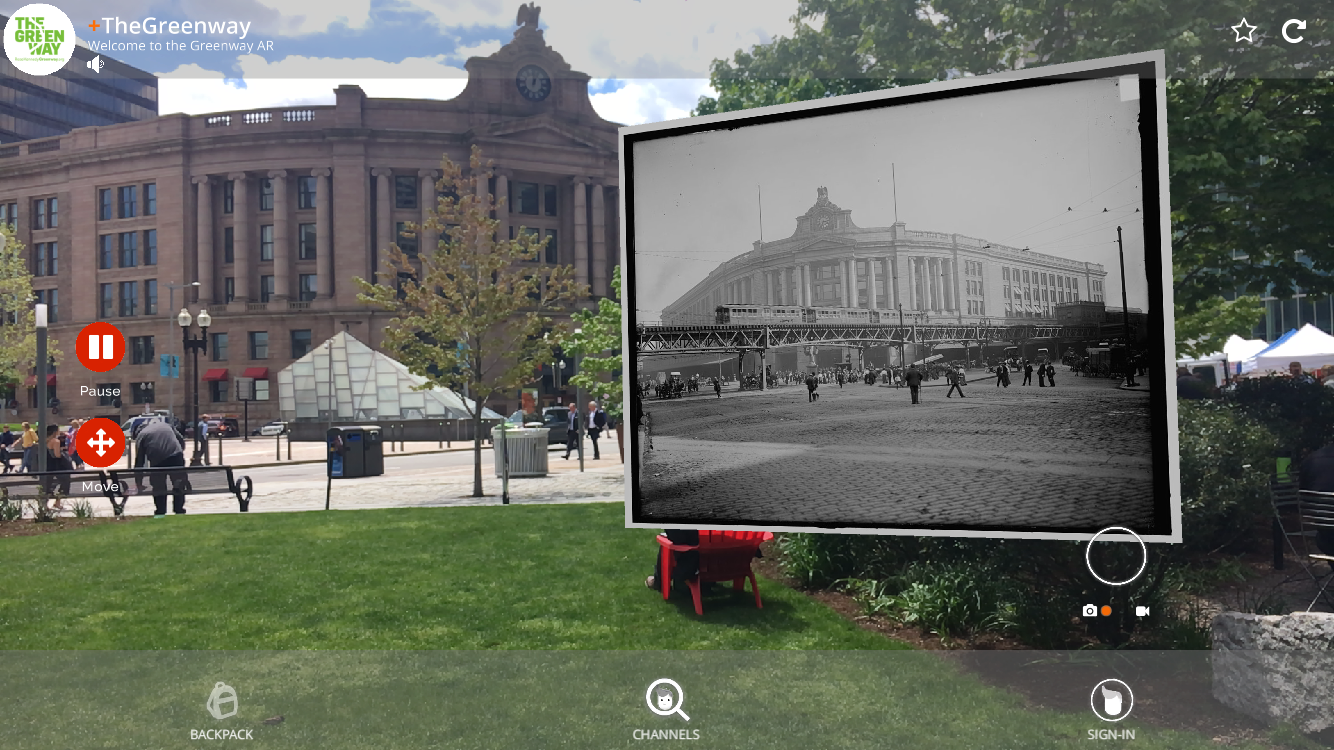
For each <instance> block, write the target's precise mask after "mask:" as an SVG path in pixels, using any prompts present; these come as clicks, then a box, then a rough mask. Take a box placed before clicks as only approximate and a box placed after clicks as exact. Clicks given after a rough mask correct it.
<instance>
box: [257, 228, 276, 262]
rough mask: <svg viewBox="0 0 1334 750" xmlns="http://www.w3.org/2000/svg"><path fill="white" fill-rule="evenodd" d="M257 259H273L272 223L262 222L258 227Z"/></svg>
mask: <svg viewBox="0 0 1334 750" xmlns="http://www.w3.org/2000/svg"><path fill="white" fill-rule="evenodd" d="M259 259H260V260H273V225H272V224H263V225H261V226H260V228H259Z"/></svg>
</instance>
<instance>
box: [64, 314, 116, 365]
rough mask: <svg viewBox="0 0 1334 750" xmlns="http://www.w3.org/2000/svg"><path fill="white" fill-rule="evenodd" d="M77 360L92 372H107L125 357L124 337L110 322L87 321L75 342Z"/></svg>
mask: <svg viewBox="0 0 1334 750" xmlns="http://www.w3.org/2000/svg"><path fill="white" fill-rule="evenodd" d="M75 351H76V352H77V353H78V355H79V361H80V362H82V363H83V366H84V367H87V368H88V369H89V370H92V371H93V372H108V371H110V370H111V369H112V368H113V367H115V366H116V365H118V364H120V361H121V359H123V358H124V357H125V337H124V336H122V335H120V329H119V328H116V327H115V326H113V325H111V324H110V323H89V324H88V325H86V326H84V328H83V330H82V331H79V340H78V342H76V343H75Z"/></svg>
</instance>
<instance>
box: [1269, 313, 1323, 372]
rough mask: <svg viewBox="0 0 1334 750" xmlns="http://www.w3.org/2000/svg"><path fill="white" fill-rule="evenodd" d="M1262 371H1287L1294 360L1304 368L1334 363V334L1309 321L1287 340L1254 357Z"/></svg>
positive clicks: (1315, 368) (1312, 368) (1314, 367)
mask: <svg viewBox="0 0 1334 750" xmlns="http://www.w3.org/2000/svg"><path fill="white" fill-rule="evenodd" d="M1254 361H1255V369H1256V370H1259V371H1260V372H1286V371H1287V369H1288V365H1289V364H1290V363H1292V362H1300V363H1301V364H1302V369H1303V370H1307V371H1310V370H1317V369H1319V368H1321V367H1325V366H1326V365H1334V336H1330V335H1329V334H1328V333H1325V332H1324V331H1322V330H1320V329H1319V328H1316V327H1315V326H1313V325H1311V324H1310V323H1307V324H1306V325H1304V326H1302V327H1301V329H1300V330H1298V331H1297V332H1296V333H1295V334H1293V335H1292V336H1291V337H1289V338H1288V340H1287V341H1284V342H1283V343H1281V344H1279V345H1278V346H1275V347H1272V348H1270V349H1268V350H1266V351H1264V352H1262V353H1261V354H1259V355H1257V356H1256V357H1255V358H1254Z"/></svg>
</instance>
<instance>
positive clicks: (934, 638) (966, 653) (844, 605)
mask: <svg viewBox="0 0 1334 750" xmlns="http://www.w3.org/2000/svg"><path fill="white" fill-rule="evenodd" d="M763 549H764V557H763V558H762V559H759V560H756V561H755V569H756V571H757V572H760V573H763V574H764V575H765V576H766V577H767V578H770V579H772V580H778V581H781V582H783V584H784V585H786V586H789V587H790V588H792V589H795V590H797V591H800V592H802V593H804V594H806V595H807V596H809V597H811V598H812V599H814V600H816V601H818V602H820V603H821V604H824V605H826V606H828V607H829V608H830V609H833V610H834V611H835V612H838V613H839V614H840V615H843V616H844V617H846V618H848V619H849V620H851V621H853V622H855V623H857V625H858V626H859V627H861V628H862V629H863V630H869V631H871V632H874V633H879V634H881V635H883V636H885V637H887V638H893V639H895V640H898V641H902V642H904V643H908V644H910V645H911V646H912V647H913V648H915V649H920V650H925V651H936V652H940V657H941V658H942V659H944V660H946V661H948V662H949V663H951V664H953V665H955V666H956V667H957V668H958V669H960V670H963V671H966V672H968V673H971V674H973V675H975V676H976V677H978V678H979V679H981V680H982V681H983V682H985V683H987V684H988V685H992V686H994V687H998V688H1001V689H1003V690H1006V691H1009V692H1012V693H1015V694H1017V695H1020V696H1022V697H1023V698H1024V701H1025V703H1026V704H1027V705H1028V706H1029V707H1031V708H1038V709H1053V710H1057V711H1064V712H1070V713H1081V712H1088V713H1089V714H1090V719H1091V722H1090V724H1089V726H1090V728H1094V729H1100V728H1105V727H1104V725H1103V724H1102V722H1100V721H1097V720H1096V719H1093V718H1092V716H1091V714H1092V712H1091V710H1090V708H1089V692H1090V690H1091V689H1092V686H1093V685H1096V684H1097V683H1098V682H1099V681H1100V680H1102V679H1104V678H1106V677H1109V676H1115V677H1117V678H1119V679H1122V680H1125V681H1126V682H1127V683H1128V684H1130V685H1132V686H1133V689H1134V690H1135V707H1134V717H1135V719H1136V720H1138V721H1141V722H1143V723H1145V724H1148V725H1150V726H1155V727H1161V728H1164V729H1174V730H1180V731H1189V732H1196V733H1199V734H1203V735H1205V736H1207V737H1211V738H1212V739H1213V740H1214V742H1216V743H1218V744H1219V745H1220V746H1223V747H1226V746H1228V745H1237V744H1241V743H1243V742H1253V743H1256V744H1259V745H1261V746H1264V747H1269V748H1275V749H1276V750H1277V749H1279V748H1281V747H1283V746H1279V745H1275V744H1273V742H1272V741H1271V740H1270V739H1269V734H1270V730H1269V729H1268V728H1267V727H1266V726H1265V725H1264V724H1262V723H1260V722H1258V721H1255V720H1253V719H1250V718H1249V717H1246V716H1242V715H1241V714H1238V713H1236V712H1234V711H1233V710H1232V709H1230V708H1227V707H1226V706H1224V705H1223V704H1221V703H1219V702H1218V701H1216V700H1214V697H1213V694H1212V685H1211V679H1212V675H1211V673H1210V671H1209V670H1208V669H1207V667H1206V668H1196V669H1181V668H1177V669H1175V670H1174V669H1171V668H1165V669H1157V670H1153V673H1152V674H1146V673H1144V672H1140V673H1139V674H1138V675H1137V674H1136V673H1135V670H1134V668H1130V669H1129V670H1127V672H1125V673H1122V674H1116V675H1109V674H1103V673H1102V671H1100V670H1099V668H1097V667H1094V666H1081V665H1077V664H1070V663H1034V662H1035V661H1037V660H1038V659H1039V657H1042V658H1046V657H1050V656H1053V655H1054V654H1053V653H1052V652H1037V651H1034V650H1033V649H1031V648H1029V647H1028V646H1025V645H1024V644H1022V643H1020V642H1019V641H1017V640H1015V639H1013V638H1007V637H1005V636H1001V635H996V634H990V633H981V634H977V635H974V636H969V637H966V638H942V637H941V636H940V635H939V634H937V633H933V632H930V631H925V630H923V629H921V628H918V627H914V626H911V625H904V624H902V623H898V622H894V621H892V620H890V619H888V618H884V617H867V616H865V614H864V610H863V608H862V606H861V605H860V604H858V603H857V601H856V600H855V599H853V597H851V596H849V595H848V594H844V593H841V592H838V591H827V590H822V589H807V588H805V587H804V586H802V585H801V584H800V583H799V582H798V581H796V580H794V579H792V578H790V577H788V576H786V575H785V574H784V573H783V571H782V567H781V566H780V565H779V562H778V561H779V559H780V558H781V555H782V551H781V550H780V549H779V548H778V546H777V544H775V543H773V542H769V543H767V544H766V545H765V546H764V548H763ZM1257 557H1260V556H1258V555H1257ZM997 651H1005V652H1010V653H1011V654H1012V656H1009V657H1006V656H1002V655H1000V654H996V653H995V652H997ZM1024 651H1031V652H1033V656H1034V659H1032V660H1030V659H1025V658H1024V657H1023V654H1022V652H1024ZM988 652H991V653H988ZM1063 653H1069V652H1063ZM1198 653H1199V655H1200V658H1201V659H1207V658H1208V657H1207V652H1198ZM1131 656H1132V657H1133V652H1131ZM1183 661H1186V658H1184V657H1183ZM1179 666H1181V665H1178V667H1179ZM1137 676H1138V677H1139V679H1136V677H1137ZM1107 726H1111V725H1107ZM1308 738H1309V739H1311V740H1312V741H1314V742H1317V743H1320V744H1323V745H1325V746H1328V747H1334V730H1330V731H1326V732H1321V733H1320V734H1319V735H1314V736H1309V737H1308Z"/></svg>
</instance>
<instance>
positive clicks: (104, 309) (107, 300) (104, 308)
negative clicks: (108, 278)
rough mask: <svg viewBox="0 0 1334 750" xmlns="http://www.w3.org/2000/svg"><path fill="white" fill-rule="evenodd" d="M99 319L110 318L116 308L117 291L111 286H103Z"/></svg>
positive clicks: (99, 305) (100, 296)
mask: <svg viewBox="0 0 1334 750" xmlns="http://www.w3.org/2000/svg"><path fill="white" fill-rule="evenodd" d="M98 302H99V304H98V311H97V313H98V317H99V318H109V317H111V314H112V311H113V310H115V306H116V291H115V289H113V288H112V286H111V285H110V284H102V285H101V293H100V294H99V299H98Z"/></svg>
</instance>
